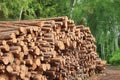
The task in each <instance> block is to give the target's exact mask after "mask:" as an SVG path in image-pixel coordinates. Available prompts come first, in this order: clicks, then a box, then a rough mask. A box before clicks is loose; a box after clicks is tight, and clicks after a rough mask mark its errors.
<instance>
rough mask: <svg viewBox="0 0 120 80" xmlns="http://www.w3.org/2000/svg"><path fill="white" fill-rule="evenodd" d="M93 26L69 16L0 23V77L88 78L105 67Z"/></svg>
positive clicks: (26, 79)
mask: <svg viewBox="0 0 120 80" xmlns="http://www.w3.org/2000/svg"><path fill="white" fill-rule="evenodd" d="M94 42H95V38H94V37H93V36H92V34H91V32H90V29H89V28H88V27H84V26H83V25H78V26H76V25H75V24H74V21H73V20H70V19H68V17H66V16H64V17H56V18H46V19H40V20H23V21H2V22H0V80H88V77H90V76H92V75H94V74H95V73H96V72H102V71H103V70H104V69H105V61H102V60H101V59H100V58H99V56H98V55H97V53H96V46H95V44H94Z"/></svg>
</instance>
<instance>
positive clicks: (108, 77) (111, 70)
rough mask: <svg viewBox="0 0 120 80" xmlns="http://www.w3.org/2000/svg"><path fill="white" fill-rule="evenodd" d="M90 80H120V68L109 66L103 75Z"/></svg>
mask: <svg viewBox="0 0 120 80" xmlns="http://www.w3.org/2000/svg"><path fill="white" fill-rule="evenodd" d="M90 80H120V67H118V66H107V67H106V70H105V71H104V72H103V73H101V74H98V75H97V76H92V77H91V78H90Z"/></svg>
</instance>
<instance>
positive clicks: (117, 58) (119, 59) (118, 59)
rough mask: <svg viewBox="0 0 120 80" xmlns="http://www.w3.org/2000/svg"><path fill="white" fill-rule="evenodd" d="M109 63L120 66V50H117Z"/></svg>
mask: <svg viewBox="0 0 120 80" xmlns="http://www.w3.org/2000/svg"><path fill="white" fill-rule="evenodd" d="M109 62H110V63H111V64H113V65H120V50H117V51H115V52H114V53H113V55H112V57H111V58H110V60H109Z"/></svg>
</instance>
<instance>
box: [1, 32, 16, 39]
mask: <svg viewBox="0 0 120 80" xmlns="http://www.w3.org/2000/svg"><path fill="white" fill-rule="evenodd" d="M15 37H16V36H15V33H14V32H12V31H11V32H1V33H0V40H7V39H12V38H15Z"/></svg>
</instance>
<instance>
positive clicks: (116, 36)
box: [114, 26, 119, 50]
mask: <svg viewBox="0 0 120 80" xmlns="http://www.w3.org/2000/svg"><path fill="white" fill-rule="evenodd" d="M114 32H115V42H114V44H115V50H118V49H119V45H118V36H119V31H118V26H115V28H114Z"/></svg>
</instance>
